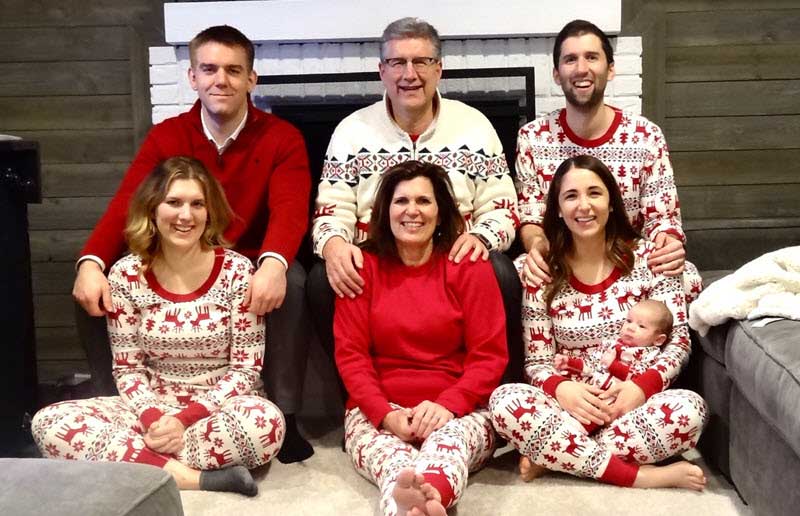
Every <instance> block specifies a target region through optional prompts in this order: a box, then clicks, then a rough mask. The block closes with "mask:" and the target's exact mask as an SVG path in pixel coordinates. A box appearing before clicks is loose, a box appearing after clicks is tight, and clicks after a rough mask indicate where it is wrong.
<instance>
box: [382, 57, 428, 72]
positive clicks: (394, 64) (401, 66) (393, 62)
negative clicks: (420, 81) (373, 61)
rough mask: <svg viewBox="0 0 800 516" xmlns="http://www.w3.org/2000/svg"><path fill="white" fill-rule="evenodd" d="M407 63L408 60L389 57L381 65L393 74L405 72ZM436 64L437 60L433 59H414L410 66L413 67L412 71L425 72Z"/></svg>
mask: <svg viewBox="0 0 800 516" xmlns="http://www.w3.org/2000/svg"><path fill="white" fill-rule="evenodd" d="M408 61H409V60H408V59H406V58H405V57H389V58H386V59H384V60H383V64H385V65H386V66H388V67H389V69H390V70H392V71H393V72H399V71H400V70H405V68H406V65H408ZM438 62H439V59H437V58H435V57H415V58H413V59H411V66H413V67H414V70H416V71H417V72H425V71H427V70H428V68H430V67H431V66H433V65H435V64H436V63H438Z"/></svg>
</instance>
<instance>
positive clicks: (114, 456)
mask: <svg viewBox="0 0 800 516" xmlns="http://www.w3.org/2000/svg"><path fill="white" fill-rule="evenodd" d="M106 459H107V460H108V462H117V452H115V451H110V452H108V455H106Z"/></svg>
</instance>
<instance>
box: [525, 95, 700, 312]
mask: <svg viewBox="0 0 800 516" xmlns="http://www.w3.org/2000/svg"><path fill="white" fill-rule="evenodd" d="M613 109H614V120H613V121H612V123H611V126H610V127H609V128H608V130H607V131H606V133H605V134H603V135H602V136H600V137H599V138H595V139H592V140H588V139H586V138H581V137H580V136H578V135H577V134H575V132H574V131H573V130H572V129H571V128H570V127H569V125H568V124H567V111H566V109H559V110H556V111H553V112H552V113H549V114H547V115H545V116H543V117H541V118H537V119H536V120H534V121H533V122H530V123H528V124H526V125H524V126H522V128H521V129H520V130H519V134H518V136H517V162H516V171H517V199H518V208H519V221H520V223H521V224H541V223H542V218H543V217H544V209H545V203H546V201H547V192H548V190H549V188H550V181H552V179H553V175H554V174H555V172H556V169H558V166H559V165H561V163H562V162H563V161H564V160H565V159H567V158H571V157H575V156H579V155H581V154H588V155H589V156H594V157H595V158H597V159H599V160H600V161H602V162H603V163H604V164H605V165H606V166H607V167H608V169H609V170H610V171H611V173H612V174H613V175H614V178H615V179H616V180H617V184H618V185H619V190H620V193H621V194H622V199H623V201H624V202H625V211H626V212H627V214H628V218H629V219H630V221H631V223H632V224H633V227H634V228H636V230H637V231H639V232H640V233H641V234H642V236H644V238H646V239H647V240H649V241H651V242H652V241H653V240H654V239H655V237H656V235H658V234H659V233H669V234H671V235H672V236H674V237H676V238H678V239H680V240H683V241H684V244H685V240H686V236H685V234H684V232H683V226H682V222H681V210H680V203H679V202H678V191H677V189H676V187H675V177H674V175H673V172H672V163H671V162H670V159H669V147H668V146H667V140H666V138H665V137H664V133H663V132H662V131H661V128H660V127H658V125H656V124H654V123H653V122H651V121H650V120H648V119H646V118H645V117H643V116H640V115H637V114H635V113H632V112H630V111H623V110H620V109H616V108H613ZM683 284H684V287H683V288H684V291H685V293H686V296H687V302H691V301H692V300H694V299H696V298H697V295H698V294H699V293H700V289H701V288H702V281H701V279H700V274H699V273H698V272H697V268H696V267H695V266H694V265H693V264H691V263H689V262H686V271H685V272H684V277H683Z"/></svg>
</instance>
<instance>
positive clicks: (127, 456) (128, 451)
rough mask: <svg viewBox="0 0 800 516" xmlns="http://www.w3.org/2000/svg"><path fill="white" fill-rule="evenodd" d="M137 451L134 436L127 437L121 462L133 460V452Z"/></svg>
mask: <svg viewBox="0 0 800 516" xmlns="http://www.w3.org/2000/svg"><path fill="white" fill-rule="evenodd" d="M136 451H137V450H136V448H134V447H133V438H131V437H128V438H127V439H125V453H124V454H123V455H122V458H121V459H120V462H133V454H134V453H136Z"/></svg>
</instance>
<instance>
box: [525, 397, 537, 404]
mask: <svg viewBox="0 0 800 516" xmlns="http://www.w3.org/2000/svg"><path fill="white" fill-rule="evenodd" d="M525 403H527V404H528V405H533V404H534V403H536V397H534V396H528V397H527V398H525Z"/></svg>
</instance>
